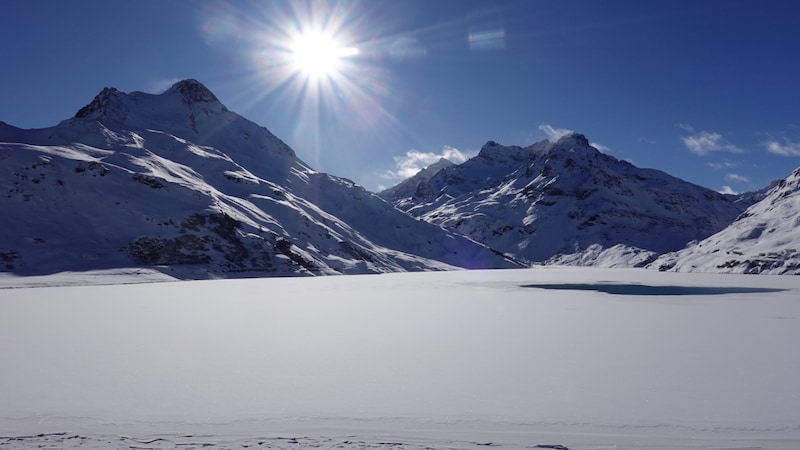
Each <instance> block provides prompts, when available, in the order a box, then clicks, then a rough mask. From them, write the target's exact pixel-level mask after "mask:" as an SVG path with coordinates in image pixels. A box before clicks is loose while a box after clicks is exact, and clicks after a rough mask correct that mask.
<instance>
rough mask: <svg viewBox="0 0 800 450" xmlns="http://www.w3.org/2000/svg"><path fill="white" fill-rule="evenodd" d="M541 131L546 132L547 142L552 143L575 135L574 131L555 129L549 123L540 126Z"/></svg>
mask: <svg viewBox="0 0 800 450" xmlns="http://www.w3.org/2000/svg"><path fill="white" fill-rule="evenodd" d="M539 129H540V130H541V131H543V132H544V134H545V135H546V136H547V140H548V141H550V142H556V141H557V140H559V139H561V138H562V137H564V136H566V135H568V134H570V133H574V131H572V130H568V129H566V128H555V127H553V126H551V125H550V124H547V123H543V124H540V125H539Z"/></svg>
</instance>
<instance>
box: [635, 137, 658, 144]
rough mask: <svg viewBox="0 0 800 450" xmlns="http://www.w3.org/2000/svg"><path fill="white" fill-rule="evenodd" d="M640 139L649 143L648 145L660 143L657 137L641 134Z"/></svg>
mask: <svg viewBox="0 0 800 450" xmlns="http://www.w3.org/2000/svg"><path fill="white" fill-rule="evenodd" d="M638 141H639V142H642V143H645V144H648V145H656V144H658V141H656V140H655V139H652V138H648V137H644V136H640V137H639V139H638Z"/></svg>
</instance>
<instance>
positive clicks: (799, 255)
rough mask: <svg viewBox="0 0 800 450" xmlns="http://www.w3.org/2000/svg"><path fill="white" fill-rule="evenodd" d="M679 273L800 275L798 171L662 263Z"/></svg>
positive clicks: (657, 263)
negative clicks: (715, 230) (723, 225)
mask: <svg viewBox="0 0 800 450" xmlns="http://www.w3.org/2000/svg"><path fill="white" fill-rule="evenodd" d="M650 267H651V268H657V269H659V270H669V271H676V272H726V273H760V274H773V275H782V274H794V275H800V168H798V169H796V170H795V171H794V172H792V174H791V175H789V176H788V177H787V178H786V179H784V180H780V181H778V182H777V183H775V185H774V187H773V188H772V189H771V190H770V191H769V192H768V193H767V194H766V196H765V197H764V198H763V199H762V200H761V201H759V202H758V203H756V204H754V205H753V206H751V207H750V208H748V209H747V211H745V212H744V213H743V214H741V215H740V216H739V217H738V218H737V219H736V220H735V221H734V222H733V223H732V224H730V225H729V226H728V227H726V228H725V229H724V230H722V231H720V232H719V233H716V234H714V235H713V236H710V237H708V238H706V239H704V240H702V241H700V242H695V243H692V244H691V245H689V246H688V247H687V248H685V249H683V250H680V251H678V252H675V253H670V254H667V255H664V256H662V257H660V258H658V259H657V260H656V261H655V262H653V263H652V264H651V265H650Z"/></svg>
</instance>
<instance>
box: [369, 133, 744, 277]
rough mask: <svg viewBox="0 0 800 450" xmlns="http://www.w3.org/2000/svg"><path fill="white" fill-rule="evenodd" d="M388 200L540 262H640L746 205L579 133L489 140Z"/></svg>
mask: <svg viewBox="0 0 800 450" xmlns="http://www.w3.org/2000/svg"><path fill="white" fill-rule="evenodd" d="M380 195H382V196H383V197H384V198H386V199H387V201H390V202H392V203H393V204H394V205H396V206H397V207H398V208H400V209H402V210H404V211H407V212H408V213H410V214H411V215H413V216H415V217H419V218H421V219H424V220H426V221H428V222H431V223H433V224H436V225H441V226H443V227H445V228H448V229H452V230H454V231H457V232H459V233H462V234H464V235H466V236H469V237H470V238H472V239H474V240H476V241H478V242H482V243H484V244H486V245H488V246H489V247H491V248H494V249H496V250H498V251H500V252H502V253H504V254H508V255H513V256H514V257H516V258H519V259H522V260H527V261H531V262H536V263H562V264H582V265H604V266H642V265H645V264H647V263H649V262H651V261H652V260H653V259H654V258H655V257H656V256H657V255H658V254H661V253H663V252H669V251H674V250H678V249H681V248H683V247H684V246H685V245H686V244H687V243H688V242H689V241H692V240H696V239H702V238H704V237H707V236H709V235H710V234H713V233H715V232H717V231H719V230H721V229H722V228H724V227H725V226H726V225H727V224H729V223H730V222H731V221H732V220H733V219H734V218H736V216H738V215H739V214H740V213H741V212H742V211H743V210H744V208H745V207H746V206H747V205H743V204H741V202H739V203H737V202H734V201H733V198H732V197H726V196H724V195H722V194H719V193H717V192H714V191H711V190H708V189H705V188H702V187H700V186H696V185H693V184H690V183H687V182H685V181H682V180H679V179H677V178H675V177H672V176H669V175H667V174H665V173H663V172H660V171H657V170H649V169H640V168H637V167H635V166H633V165H632V164H630V163H628V162H625V161H620V160H617V159H616V158H614V157H612V156H609V155H606V154H603V153H601V152H600V151H598V150H597V149H596V148H594V147H592V146H591V145H590V143H589V140H588V139H587V138H586V137H585V136H583V135H581V134H577V133H571V134H568V135H566V136H563V137H562V138H561V139H559V140H558V141H556V142H550V141H547V140H545V141H541V142H537V143H535V144H533V145H531V146H528V147H519V146H504V145H500V144H498V143H497V142H494V141H489V142H487V143H486V144H485V145H484V146H483V147H482V148H481V150H480V152H479V153H478V155H477V156H475V157H474V158H471V159H469V160H468V161H466V162H464V163H462V164H458V165H452V166H450V167H446V168H443V169H441V170H439V171H438V172H437V173H436V174H435V175H433V176H432V177H430V179H428V180H427V181H424V182H422V183H420V184H419V185H418V186H417V188H416V189H415V190H414V192H413V193H410V194H409V193H408V191H397V190H387V191H384V192H382V193H381V194H380Z"/></svg>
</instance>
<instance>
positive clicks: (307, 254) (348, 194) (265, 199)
mask: <svg viewBox="0 0 800 450" xmlns="http://www.w3.org/2000/svg"><path fill="white" fill-rule="evenodd" d="M0 160H2V164H1V165H0V195H1V196H0V207H2V209H3V215H2V216H0V228H2V230H3V233H2V237H1V238H0V264H2V266H1V267H2V268H3V269H4V270H6V271H12V272H15V273H22V274H32V273H53V272H58V271H66V270H89V269H105V268H116V267H131V266H154V267H158V268H160V269H162V270H164V271H166V272H169V273H170V274H172V275H174V276H176V277H178V278H208V277H231V276H256V275H293V274H340V273H341V274H345V273H348V274H349V273H380V272H394V271H409V270H447V269H454V268H457V267H463V268H506V267H518V264H517V263H515V262H513V261H512V260H510V259H509V258H506V257H503V256H501V255H499V254H497V253H496V252H493V251H492V250H490V249H488V248H487V247H485V246H484V245H481V244H479V243H476V242H474V241H472V240H470V239H468V238H465V237H463V236H461V235H459V234H457V233H454V232H451V231H447V230H444V229H442V228H441V227H438V226H436V225H433V224H429V223H426V222H424V221H420V220H416V219H414V218H412V217H410V216H408V215H407V214H405V213H403V212H400V211H398V210H396V209H395V208H393V207H392V206H391V205H389V204H387V203H386V202H385V201H383V200H382V199H381V198H379V197H378V196H376V195H375V194H373V193H370V192H368V191H366V190H364V189H363V188H362V187H360V186H357V185H356V184H355V183H353V182H351V181H349V180H346V179H344V178H339V177H336V176H332V175H328V174H325V173H320V172H317V171H315V170H313V169H312V168H310V167H309V166H308V165H307V164H306V163H304V162H303V161H301V160H300V159H299V158H298V157H297V156H296V154H295V152H294V151H293V150H292V149H291V148H289V146H287V145H286V144H285V143H283V142H282V141H281V140H280V139H278V138H277V137H275V136H274V135H273V134H272V133H270V132H269V131H268V130H267V129H266V128H264V127H261V126H258V125H256V124H255V123H253V122H251V121H249V120H247V119H245V118H243V117H241V116H239V115H238V114H236V113H233V112H231V111H229V110H228V109H227V108H226V107H225V106H224V105H223V104H222V103H221V102H220V101H219V100H218V99H217V98H216V96H215V95H214V94H213V93H211V92H210V91H209V90H208V89H207V88H206V87H205V86H203V85H202V84H201V83H199V82H197V81H196V80H184V81H181V82H178V83H176V84H175V85H173V86H172V87H170V88H169V89H168V90H167V91H165V92H164V93H162V94H159V95H153V94H147V93H142V92H133V93H130V94H127V93H123V92H120V91H118V90H116V89H113V88H106V89H103V91H102V92H100V94H98V95H97V96H96V97H95V98H94V100H92V102H91V103H89V104H88V105H86V106H85V107H83V108H81V109H80V110H78V112H77V113H76V114H75V116H74V117H72V118H70V119H67V120H65V121H63V122H61V123H59V124H58V125H56V126H54V127H51V128H45V129H35V130H23V129H19V128H16V127H12V126H10V125H8V124H5V123H0Z"/></svg>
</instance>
